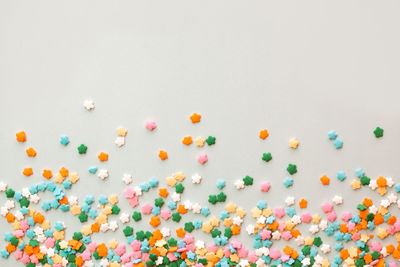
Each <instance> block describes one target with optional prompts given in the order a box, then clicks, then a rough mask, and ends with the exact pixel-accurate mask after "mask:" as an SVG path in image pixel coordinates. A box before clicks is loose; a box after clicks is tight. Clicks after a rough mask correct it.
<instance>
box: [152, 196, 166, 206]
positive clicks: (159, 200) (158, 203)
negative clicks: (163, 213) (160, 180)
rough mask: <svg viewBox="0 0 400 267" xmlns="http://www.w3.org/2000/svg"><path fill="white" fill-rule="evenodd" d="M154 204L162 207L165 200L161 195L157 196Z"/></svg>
mask: <svg viewBox="0 0 400 267" xmlns="http://www.w3.org/2000/svg"><path fill="white" fill-rule="evenodd" d="M154 205H155V206H156V207H159V208H161V207H162V205H164V200H163V199H162V198H161V197H159V198H156V199H155V200H154Z"/></svg>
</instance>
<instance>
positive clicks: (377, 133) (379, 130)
mask: <svg viewBox="0 0 400 267" xmlns="http://www.w3.org/2000/svg"><path fill="white" fill-rule="evenodd" d="M374 135H375V137H376V138H380V137H382V136H383V129H382V128H381V127H379V126H378V127H376V128H375V130H374Z"/></svg>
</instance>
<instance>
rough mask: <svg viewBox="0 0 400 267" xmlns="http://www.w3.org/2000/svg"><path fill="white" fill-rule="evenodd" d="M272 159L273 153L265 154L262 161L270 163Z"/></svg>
mask: <svg viewBox="0 0 400 267" xmlns="http://www.w3.org/2000/svg"><path fill="white" fill-rule="evenodd" d="M271 159H272V155H271V153H264V154H263V155H262V160H263V161H265V162H268V161H270V160H271Z"/></svg>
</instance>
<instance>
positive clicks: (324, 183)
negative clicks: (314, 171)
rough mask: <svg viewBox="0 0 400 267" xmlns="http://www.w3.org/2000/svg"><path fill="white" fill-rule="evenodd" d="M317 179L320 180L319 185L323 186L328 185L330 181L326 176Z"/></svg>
mask: <svg viewBox="0 0 400 267" xmlns="http://www.w3.org/2000/svg"><path fill="white" fill-rule="evenodd" d="M319 179H320V180H321V183H322V184H323V185H329V181H330V179H329V177H328V176H326V175H324V176H322V177H321V178H319Z"/></svg>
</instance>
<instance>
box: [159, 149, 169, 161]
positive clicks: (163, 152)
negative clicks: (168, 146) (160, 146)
mask: <svg viewBox="0 0 400 267" xmlns="http://www.w3.org/2000/svg"><path fill="white" fill-rule="evenodd" d="M158 157H160V159H161V160H166V159H168V154H167V152H166V151H164V150H160V152H159V153H158Z"/></svg>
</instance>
